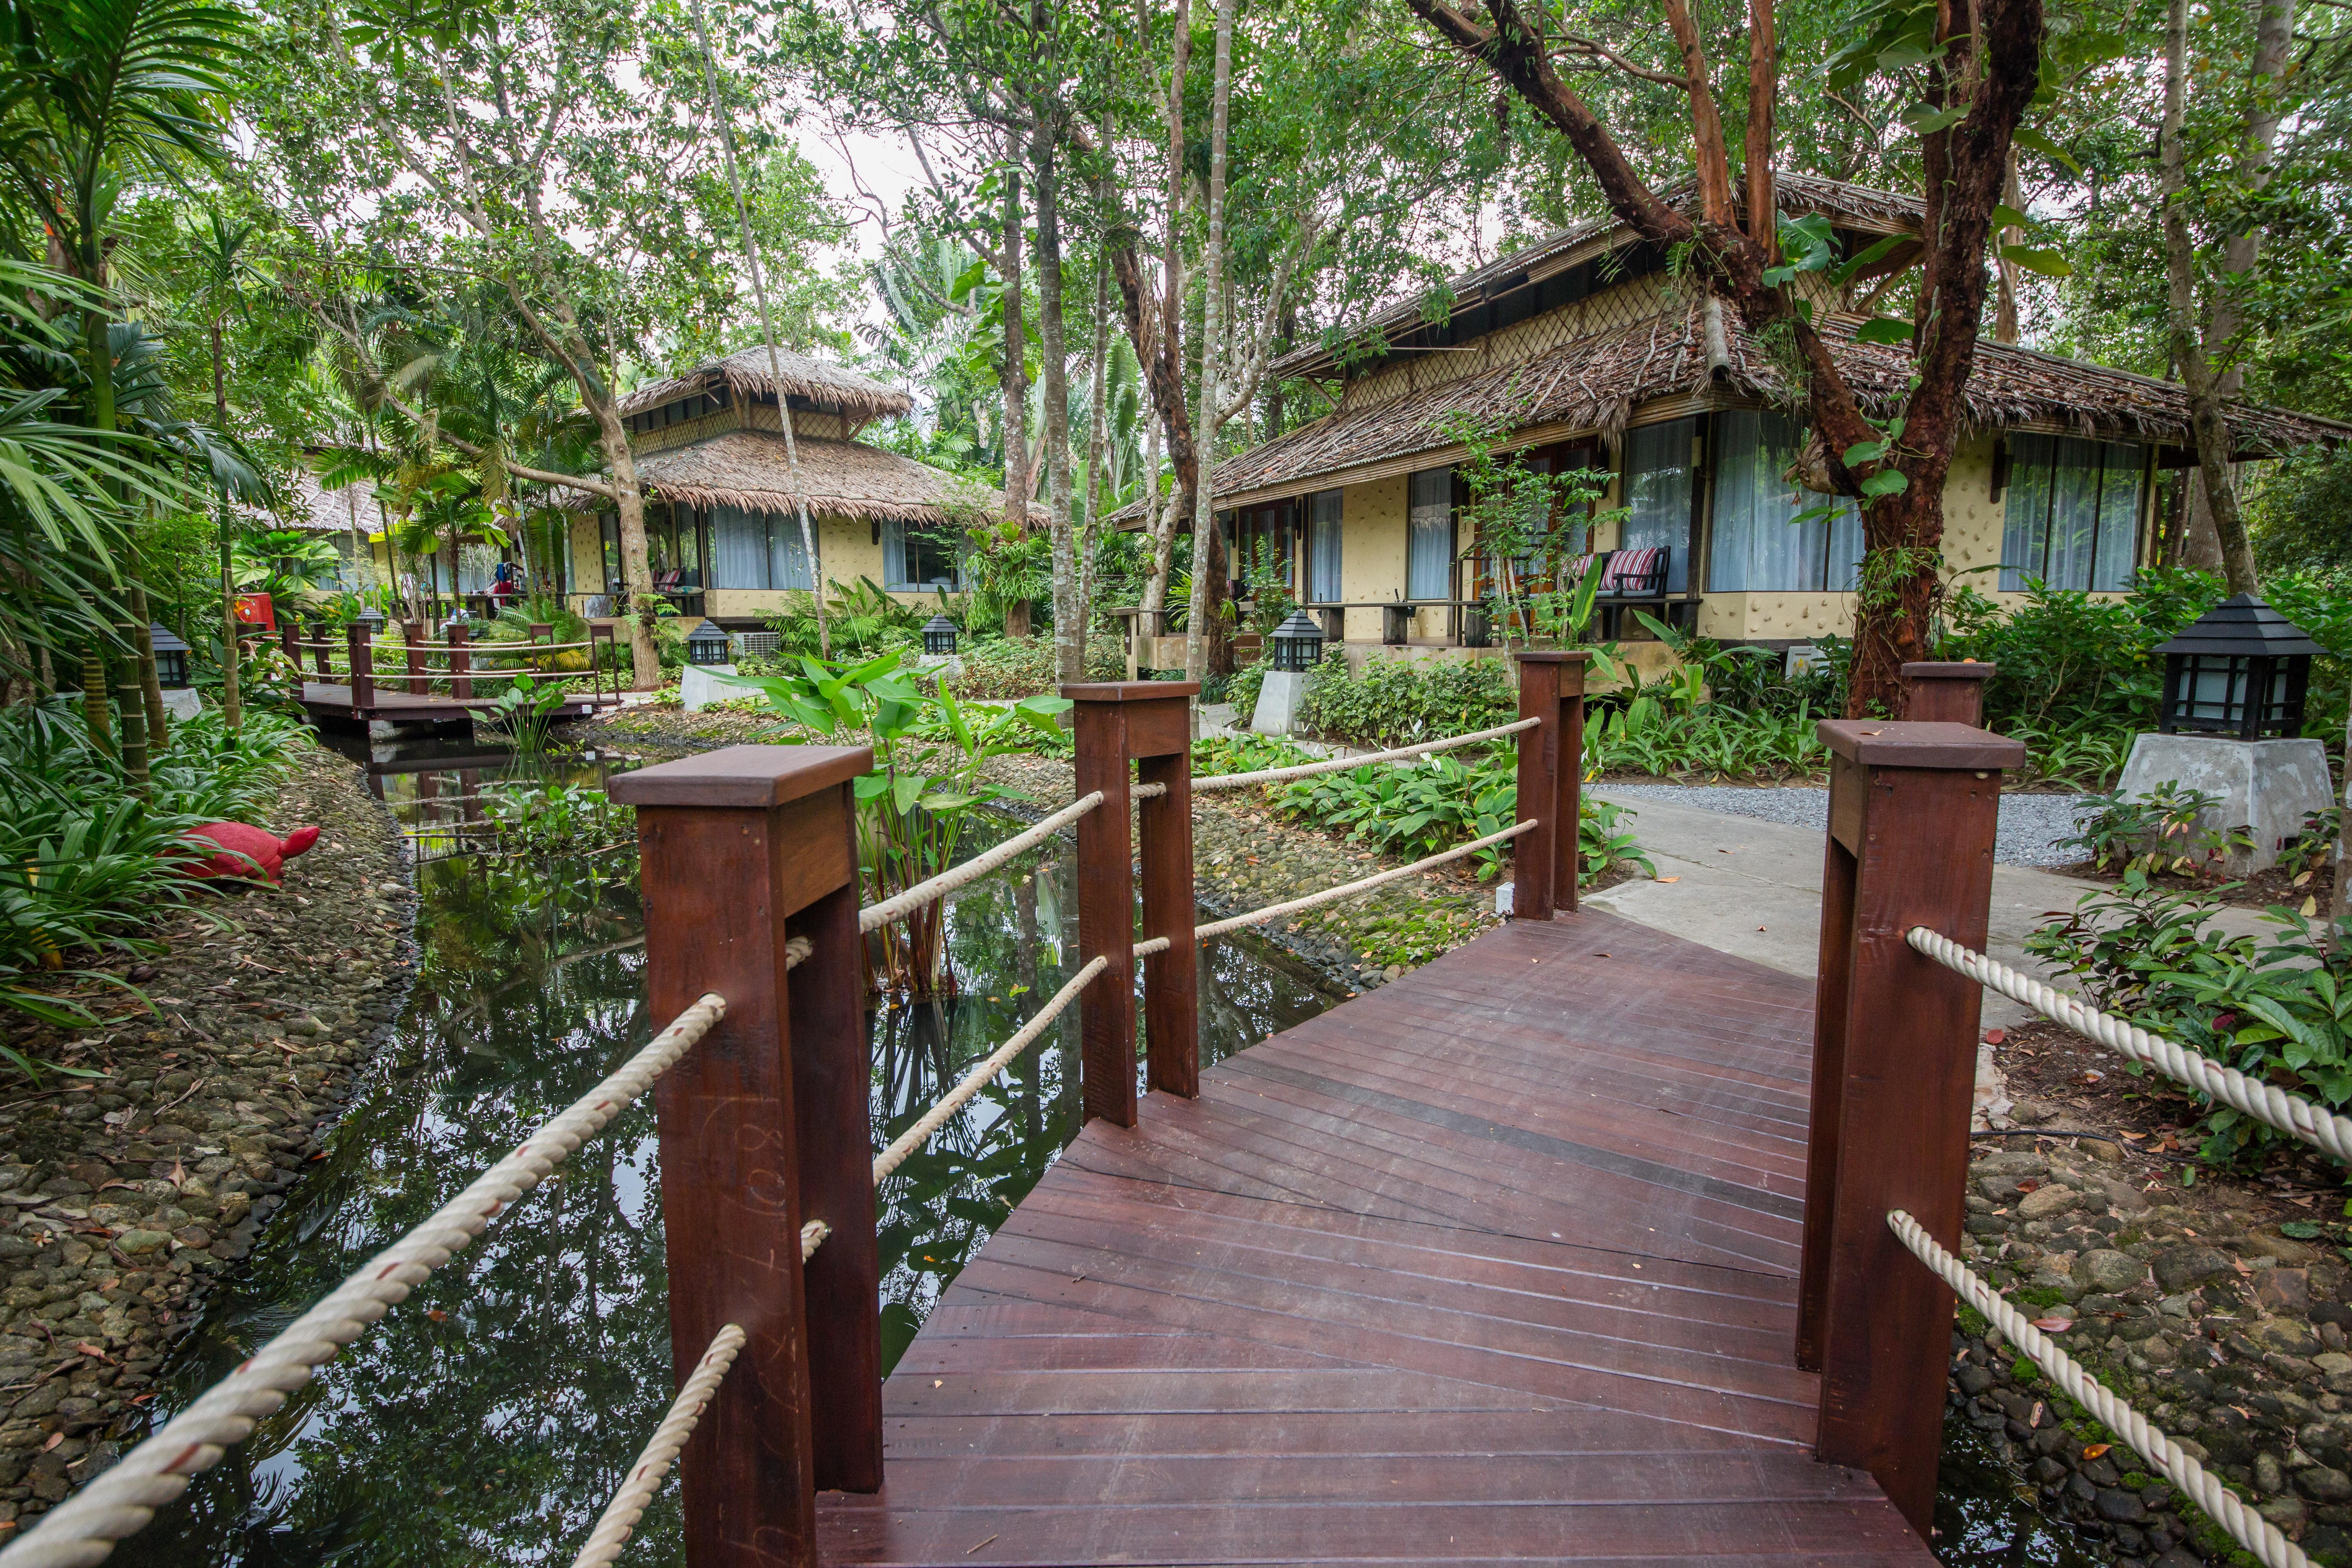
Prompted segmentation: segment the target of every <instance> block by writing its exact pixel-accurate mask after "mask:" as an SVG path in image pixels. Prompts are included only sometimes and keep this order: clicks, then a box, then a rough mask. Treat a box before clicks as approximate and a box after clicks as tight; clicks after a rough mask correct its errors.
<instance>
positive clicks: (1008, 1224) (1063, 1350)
mask: <svg viewBox="0 0 2352 1568" xmlns="http://www.w3.org/2000/svg"><path fill="white" fill-rule="evenodd" d="M1812 1000H1813V998H1812V987H1811V984H1809V983H1807V982H1805V981H1801V980H1798V979H1795V978H1792V977H1790V976H1789V975H1786V974H1782V973H1777V972H1774V971H1770V970H1766V969H1763V968H1760V967H1759V966H1758V965H1755V964H1752V963H1746V962H1744V961H1742V960H1738V959H1734V958H1730V957H1727V956H1725V955H1723V954H1720V953H1717V952H1713V951H1712V950H1709V949H1706V948H1701V947H1698V946H1696V945H1694V944H1692V943H1689V942H1682V941H1680V940H1678V939H1675V938H1673V937H1670V936H1666V935H1664V934H1662V933H1659V932H1656V931H1650V930H1648V929H1646V928H1644V927H1641V926H1636V925H1633V924H1631V923H1629V922H1626V921H1620V920H1617V919H1614V918H1612V917H1610V916H1607V915H1601V914H1594V913H1585V914H1581V915H1575V916H1569V917H1564V918H1562V919H1561V920H1559V921H1555V922H1552V923H1549V924H1536V923H1531V922H1519V923H1514V924H1511V925H1508V926H1505V927H1503V928H1501V929H1499V930H1496V931H1489V932H1487V933H1486V935H1484V936H1481V937H1480V938H1478V940H1476V941H1475V942H1472V943H1470V944H1469V945H1468V946H1466V947H1464V948H1462V949H1459V950H1457V951H1455V952H1452V953H1449V954H1447V955H1446V956H1444V958H1441V959H1439V960H1438V961H1437V962H1436V963H1432V964H1430V965H1428V966H1427V967H1425V968H1423V969H1422V970H1419V971H1417V972H1416V973H1412V974H1410V975H1408V976H1406V977H1405V978H1403V979H1402V980H1400V981H1398V982H1396V983H1395V984H1391V985H1388V986H1385V987H1383V988H1381V990H1379V991H1377V992H1374V993H1371V994H1369V995H1366V996H1364V997H1362V998H1360V999H1359V1000H1357V1001H1354V1002H1351V1003H1349V1004H1348V1005H1344V1006H1341V1007H1339V1008H1336V1009H1334V1010H1333V1011H1331V1012H1328V1013H1326V1014H1324V1015H1323V1016H1320V1017H1318V1018H1316V1019H1314V1020H1312V1021H1310V1022H1308V1023H1306V1024H1303V1025H1301V1026H1298V1027H1297V1028H1295V1029H1291V1030H1288V1031H1286V1032H1285V1033H1284V1034H1282V1035H1279V1036H1277V1037H1275V1038H1273V1039H1271V1040H1268V1041H1266V1042H1265V1044H1263V1045H1260V1046H1256V1047H1253V1048H1251V1049H1249V1050H1247V1051H1244V1052H1243V1053H1241V1054H1240V1055H1238V1056H1235V1057H1234V1058H1230V1059H1228V1060H1227V1061H1225V1062H1224V1063H1223V1064H1222V1065H1221V1066H1219V1067H1217V1068H1213V1069H1211V1070H1209V1071H1207V1072H1204V1073H1202V1093H1201V1098H1200V1099H1199V1100H1197V1101H1191V1102H1187V1101H1184V1100H1175V1099H1171V1098H1170V1097H1167V1096H1163V1095H1153V1096H1151V1097H1150V1100H1148V1101H1147V1103H1146V1107H1145V1110H1144V1113H1143V1115H1142V1118H1141V1120H1140V1123H1139V1125H1138V1126H1137V1127H1135V1128H1133V1129H1131V1130H1129V1129H1122V1128H1119V1127H1116V1126H1113V1125H1111V1124H1109V1123H1108V1122H1103V1121H1095V1122H1092V1123H1089V1124H1088V1125H1087V1129H1086V1131H1084V1132H1083V1133H1082V1134H1080V1136H1079V1137H1078V1139H1077V1141H1076V1142H1075V1143H1073V1144H1072V1145H1071V1146H1070V1148H1069V1150H1068V1151H1067V1152H1066V1153H1065V1154H1064V1156H1063V1157H1062V1159H1061V1160H1060V1162H1059V1163H1056V1164H1055V1166H1054V1167H1053V1169H1052V1170H1050V1171H1049V1172H1047V1173H1046V1174H1045V1178H1044V1179H1043V1180H1042V1181H1040V1182H1039V1183H1038V1184H1037V1186H1036V1188H1035V1190H1034V1191H1033V1192H1032V1193H1031V1194H1030V1195H1029V1197H1028V1199H1027V1200H1026V1201H1025V1202H1024V1203H1023V1204H1022V1205H1020V1207H1019V1209H1018V1210H1017V1211H1016V1212H1015V1213H1013V1215H1010V1216H1009V1217H1008V1218H1007V1219H1006V1220H1005V1222H1004V1225H1003V1227H1002V1228H1001V1229H999V1230H998V1231H997V1232H996V1234H995V1235H994V1236H993V1237H992V1238H991V1239H990V1240H989V1242H988V1243H987V1245H986V1246H985V1247H983V1248H982V1251H981V1252H980V1254H979V1256H978V1257H977V1258H974V1259H973V1260H972V1262H971V1264H970V1265H969V1266H967V1267H966V1268H965V1269H964V1270H963V1272H962V1274H961V1276H959V1277H958V1279H956V1281H955V1283H954V1284H953V1285H952V1286H950V1288H949V1289H948V1290H947V1291H946V1293H945V1295H944V1297H943V1298H942V1300H940V1304H939V1306H938V1308H937V1310H934V1311H933V1313H932V1314H931V1317H930V1319H929V1321H928V1322H927V1323H926V1324H925V1325H924V1328H923V1330H922V1332H921V1333H920V1334H919V1336H918V1337H917V1339H916V1341H915V1342H914V1344H913V1345H912V1346H911V1347H910V1348H909V1350H908V1352H907V1354H906V1356H905V1357H904V1359H903V1360H902V1361H901V1362H900V1363H899V1364H898V1370H897V1372H896V1373H894V1374H893V1375H892V1376H891V1378H890V1379H889V1381H888V1383H887V1385H886V1387H885V1390H884V1397H885V1401H886V1406H887V1429H886V1430H887V1461H888V1462H887V1482H886V1485H885V1489H884V1490H883V1491H882V1492H880V1493H879V1494H877V1495H875V1496H870V1497H862V1496H851V1495H845V1494H841V1493H824V1494H822V1495H821V1496H820V1499H819V1509H820V1530H821V1536H822V1541H823V1545H824V1557H825V1560H826V1561H827V1562H839V1563H934V1564H936V1563H1339V1562H1385V1563H1399V1562H1413V1563H1423V1562H1444V1563H1500V1562H1512V1563H1527V1562H1542V1561H1562V1562H1578V1563H1635V1562H1642V1563H1661V1562H1691V1561H1702V1560H1703V1561H1708V1562H1739V1563H1759V1564H1765V1563H1770V1564H1789V1565H1794V1564H1797V1563H1836V1564H1841V1565H1843V1564H1860V1563H1888V1564H1893V1563H1902V1564H1906V1565H1913V1568H1927V1565H1928V1564H1931V1563H1933V1562H1934V1559H1933V1558H1932V1557H1931V1556H1930V1555H1929V1553H1928V1552H1927V1550H1926V1548H1925V1547H1923V1546H1922V1545H1921V1543H1920V1542H1919V1540H1918V1538H1917V1537H1916V1535H1914V1534H1913V1532H1912V1531H1911V1530H1910V1528H1909V1527H1908V1526H1907V1525H1906V1523H1905V1522H1904V1520H1903V1518H1902V1517H1901V1515H1900V1514H1898V1513H1897V1512H1896V1510H1895V1508H1894V1507H1893V1506H1892V1505H1891V1504H1890V1503H1888V1502H1887V1501H1886V1500H1885V1497H1884V1495H1883V1494H1882V1493H1881V1491H1880V1490H1879V1488H1878V1485H1877V1483H1876V1482H1874V1480H1872V1479H1870V1477H1869V1476H1868V1475H1866V1474H1864V1473H1863V1472H1860V1471H1856V1470H1849V1469H1843V1468H1837V1467H1833V1466H1828V1465H1823V1464H1821V1463H1818V1462H1817V1461H1816V1460H1815V1459H1814V1458H1812V1455H1811V1443H1812V1439H1813V1430H1814V1423H1815V1404H1816V1379H1815V1378H1814V1376H1813V1375H1812V1374H1811V1373H1803V1372H1800V1371H1799V1370H1797V1368H1796V1366H1795V1364H1794V1362H1793V1359H1792V1342H1793V1338H1794V1334H1795V1326H1796V1294H1797V1290H1796V1274H1797V1266H1798V1250H1799V1243H1800V1233H1801V1213H1802V1204H1803V1195H1804V1172H1805V1122H1806V1115H1807V1103H1808V1084H1809V1078H1808V1074H1809V1071H1810V1056H1811V1031H1812Z"/></svg>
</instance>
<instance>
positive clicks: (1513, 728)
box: [1192, 719, 1543, 795]
mask: <svg viewBox="0 0 2352 1568" xmlns="http://www.w3.org/2000/svg"><path fill="white" fill-rule="evenodd" d="M1542 722H1543V721H1542V720H1540V719H1521V720H1519V721H1517V722H1516V723H1510V724H1497V725H1496V726H1495V728H1493V729H1491V730H1480V731H1476V732H1475V733H1474V734H1468V735H1450V736H1448V737H1446V738H1445V739H1444V740H1442V741H1423V742H1421V743H1420V744H1418V745H1412V746H1398V747H1395V748H1393V749H1391V750H1390V751H1385V752H1365V753H1364V754H1363V755H1361V756H1355V757H1333V758H1331V759H1330V760H1329V761H1328V762H1321V763H1300V764H1299V765H1298V766H1297V767H1294V768H1261V769H1259V770H1258V771H1257V772H1256V773H1221V774H1215V775H1213V776H1211V777H1208V778H1196V779H1194V780H1193V781H1192V793H1193V794H1195V795H1198V794H1200V793H1201V792H1202V791H1204V790H1217V789H1243V788H1245V787H1247V786H1249V785H1251V784H1286V783H1287V782H1289V781H1290V780H1292V779H1304V778H1312V777H1314V776H1315V775H1316V774H1317V773H1346V772H1348V771H1349V770H1350V769H1353V768H1361V767H1369V766H1370V765H1371V764H1372V763H1393V762H1399V761H1402V759H1404V758H1406V757H1418V756H1423V755H1426V754H1427V753H1429V752H1450V751H1452V750H1453V749H1454V747H1456V746H1474V745H1476V744H1477V743H1478V742H1481V741H1499V740H1501V739H1502V738H1503V737H1504V736H1506V735H1516V734H1517V733H1518V732H1519V731H1522V730H1532V729H1534V728H1535V727H1536V726H1537V725H1538V724H1540V723H1542Z"/></svg>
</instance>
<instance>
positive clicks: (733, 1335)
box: [572, 1323, 745, 1568]
mask: <svg viewBox="0 0 2352 1568" xmlns="http://www.w3.org/2000/svg"><path fill="white" fill-rule="evenodd" d="M744 1337H745V1336H744V1333H743V1331H742V1329H741V1328H740V1327H738V1326H737V1325H736V1324H733V1323H730V1324H728V1325H727V1326H726V1327H725V1328H723V1329H721V1330H719V1333H718V1335H717V1336H716V1337H715V1338H713V1339H712V1340H711V1342H710V1348H709V1350H707V1351H704V1352H702V1359H701V1360H700V1361H698V1362H696V1363H694V1370H693V1371H692V1372H691V1373H688V1374H687V1379H686V1385H685V1386H684V1387H683V1388H680V1389H679V1390H678V1391H677V1399H676V1400H675V1401H673V1402H672V1403H671V1405H670V1407H669V1414H668V1415H665V1416H663V1417H662V1423H661V1425H660V1426H656V1427H655V1428H654V1435H653V1440H652V1441H651V1442H649V1443H647V1444H646V1449H645V1452H644V1453H642V1454H639V1455H638V1456H637V1462H636V1463H635V1464H634V1465H632V1466H630V1467H629V1479H627V1480H625V1481H623V1482H622V1483H621V1489H620V1490H619V1491H617V1492H614V1494H613V1500H612V1501H611V1502H609V1503H607V1504H605V1505H604V1514H603V1516H602V1517H601V1518H599V1519H598V1520H597V1521H596V1528H595V1529H594V1530H592V1531H589V1532H588V1543H587V1544H586V1545H585V1546H583V1547H582V1548H581V1549H580V1555H579V1556H577V1557H575V1558H573V1559H572V1568H610V1565H611V1564H612V1563H615V1562H618V1561H619V1560H620V1556H621V1548H622V1547H623V1546H625V1545H626V1544H627V1543H628V1540H629V1536H630V1535H631V1533H632V1532H634V1531H635V1529H636V1523H637V1521H638V1520H640V1519H642V1518H644V1517H645V1512H646V1504H647V1503H649V1502H651V1501H653V1500H654V1493H656V1492H657V1491H659V1490H661V1484H662V1479H663V1478H664V1477H666V1476H667V1475H668V1474H669V1468H670V1466H671V1464H672V1463H673V1462H675V1461H676V1460H677V1456H678V1450H679V1449H681V1448H683V1447H686V1440H687V1439H688V1437H691V1436H694V1424H695V1423H696V1422H698V1421H699V1420H701V1419H702V1411H703V1407H704V1406H705V1405H709V1403H710V1396H711V1395H712V1394H717V1393H718V1392H719V1382H720V1380H722V1379H723V1378H725V1377H726V1375H727V1369H728V1368H729V1367H730V1366H733V1365H734V1364H735V1355H736V1352H739V1351H740V1350H741V1349H742V1348H743V1341H744Z"/></svg>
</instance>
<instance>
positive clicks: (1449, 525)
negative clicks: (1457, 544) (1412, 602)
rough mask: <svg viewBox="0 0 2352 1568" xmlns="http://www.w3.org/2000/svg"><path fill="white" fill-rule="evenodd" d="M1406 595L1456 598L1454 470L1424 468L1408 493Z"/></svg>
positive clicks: (1426, 597)
mask: <svg viewBox="0 0 2352 1568" xmlns="http://www.w3.org/2000/svg"><path fill="white" fill-rule="evenodd" d="M1408 505H1409V507H1410V509H1411V510H1409V511H1408V512H1407V514H1406V515H1407V518H1408V523H1407V531H1406V541H1405V563H1404V595H1405V597H1406V598H1408V599H1450V598H1452V597H1453V596H1454V470H1453V469H1451V468H1423V470H1422V471H1421V472H1420V473H1417V474H1415V475H1413V476H1412V488H1411V489H1410V491H1409V492H1408Z"/></svg>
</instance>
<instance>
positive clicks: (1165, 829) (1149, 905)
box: [1125, 680, 1201, 1100]
mask: <svg viewBox="0 0 2352 1568" xmlns="http://www.w3.org/2000/svg"><path fill="white" fill-rule="evenodd" d="M1133 684H1135V685H1137V686H1142V687H1146V688H1149V689H1150V695H1149V696H1146V697H1142V698H1135V699H1130V700H1129V701H1128V702H1127V703H1126V704H1125V706H1126V709H1127V714H1128V743H1129V747H1130V748H1133V749H1134V750H1135V758H1136V770H1135V771H1136V774H1137V782H1138V783H1139V784H1165V785H1166V786H1167V788H1168V793H1167V794H1166V795H1160V796H1157V797H1156V798H1153V799H1150V800H1146V801H1145V802H1143V803H1142V805H1139V806H1138V807H1137V808H1136V836H1137V837H1138V838H1139V840H1140V841H1141V842H1140V843H1139V846H1138V847H1137V855H1138V858H1139V860H1140V861H1141V863H1142V867H1143V910H1142V914H1141V917H1140V925H1141V930H1142V934H1143V935H1144V936H1146V937H1155V936H1164V937H1166V938H1167V939H1168V951H1167V952H1154V953H1150V954H1147V955H1146V956H1145V958H1144V960H1143V1041H1144V1058H1145V1061H1146V1063H1147V1064H1148V1065H1147V1070H1146V1075H1145V1076H1146V1077H1147V1078H1148V1079H1149V1080H1150V1085H1151V1087H1152V1088H1153V1089H1158V1090H1160V1092H1161V1093H1163V1094H1173V1095H1181V1097H1183V1098H1184V1099H1186V1100H1197V1099H1199V1098H1200V1094H1201V991H1200V985H1201V944H1200V943H1199V942H1196V941H1194V940H1193V938H1192V924H1193V910H1194V906H1193V902H1192V740H1191V734H1192V719H1191V716H1190V715H1189V714H1188V713H1186V711H1185V708H1186V705H1187V704H1188V703H1189V702H1190V701H1191V700H1192V696H1193V694H1194V693H1196V692H1198V691H1199V690H1200V689H1201V687H1200V683H1199V682H1197V681H1190V680H1185V681H1167V680H1153V681H1137V682H1134V683H1133ZM1161 702H1164V703H1166V704H1168V705H1171V706H1172V707H1173V709H1174V710H1175V712H1176V714H1177V716H1178V718H1179V719H1181V723H1178V722H1176V721H1171V720H1169V719H1168V718H1167V717H1166V716H1165V715H1164V714H1162V713H1160V712H1159V711H1158V710H1157V709H1156V708H1155V706H1154V705H1155V704H1156V703H1161ZM1139 742H1141V744H1139ZM1150 746H1165V747H1168V748H1169V749H1167V750H1157V751H1156V750H1150V749H1148V747H1150Z"/></svg>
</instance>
